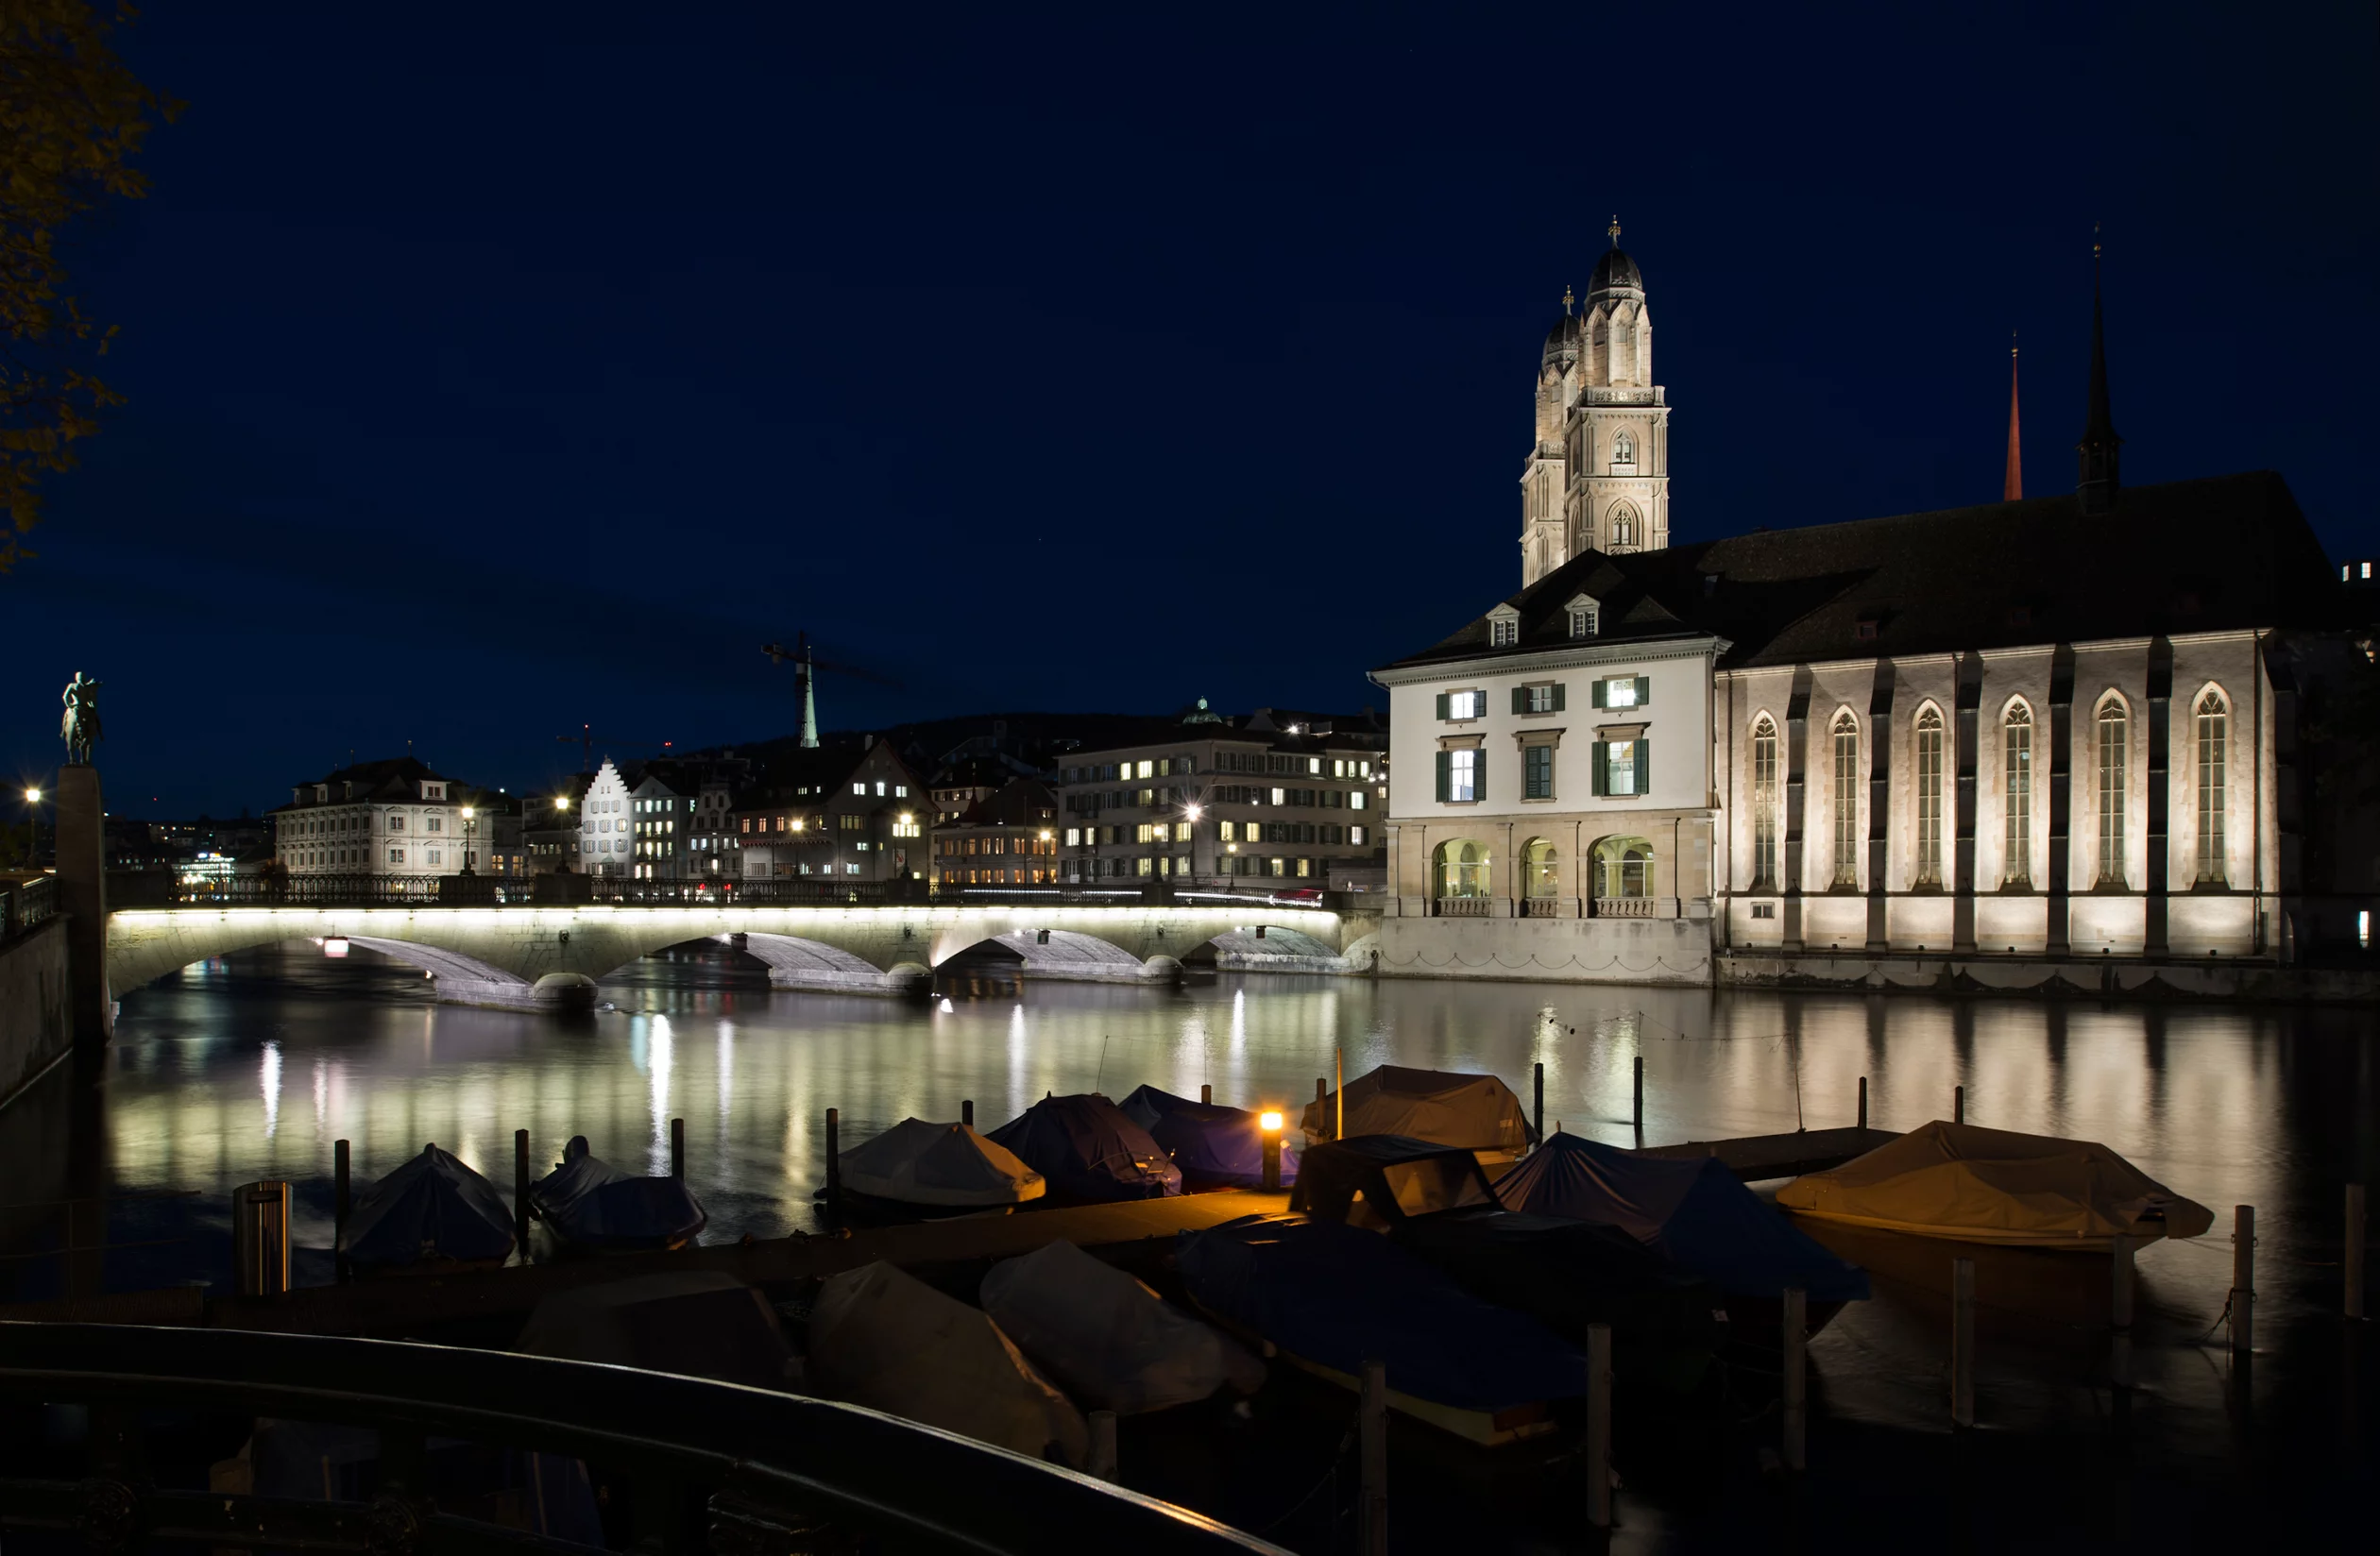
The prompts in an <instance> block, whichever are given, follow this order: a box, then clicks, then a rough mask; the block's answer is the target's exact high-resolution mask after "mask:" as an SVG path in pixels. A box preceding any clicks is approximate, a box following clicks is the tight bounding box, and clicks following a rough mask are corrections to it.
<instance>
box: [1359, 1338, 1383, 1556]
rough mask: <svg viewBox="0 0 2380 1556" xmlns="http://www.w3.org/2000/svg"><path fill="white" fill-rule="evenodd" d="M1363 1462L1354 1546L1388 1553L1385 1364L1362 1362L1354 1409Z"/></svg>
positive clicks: (1366, 1555)
mask: <svg viewBox="0 0 2380 1556" xmlns="http://www.w3.org/2000/svg"><path fill="white" fill-rule="evenodd" d="M1356 1419H1357V1423H1358V1425H1357V1437H1358V1439H1359V1440H1360V1443H1361V1450H1360V1458H1361V1462H1362V1466H1363V1471H1362V1473H1363V1489H1362V1500H1361V1501H1360V1502H1359V1503H1358V1504H1357V1506H1356V1514H1355V1548H1356V1549H1357V1550H1359V1551H1361V1552H1362V1553H1363V1556H1388V1366H1387V1363H1386V1362H1365V1363H1364V1392H1363V1402H1362V1405H1361V1407H1360V1409H1359V1410H1358V1412H1357V1417H1356Z"/></svg>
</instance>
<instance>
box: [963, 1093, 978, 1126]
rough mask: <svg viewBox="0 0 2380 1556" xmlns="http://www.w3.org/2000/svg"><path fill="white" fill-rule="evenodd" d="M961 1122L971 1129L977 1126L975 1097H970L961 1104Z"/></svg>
mask: <svg viewBox="0 0 2380 1556" xmlns="http://www.w3.org/2000/svg"><path fill="white" fill-rule="evenodd" d="M959 1122H960V1123H961V1124H963V1125H966V1126H967V1127H968V1128H970V1129H972V1128H974V1127H975V1099H974V1098H972V1097H970V1098H968V1099H967V1100H966V1101H965V1102H962V1103H961V1104H960V1105H959Z"/></svg>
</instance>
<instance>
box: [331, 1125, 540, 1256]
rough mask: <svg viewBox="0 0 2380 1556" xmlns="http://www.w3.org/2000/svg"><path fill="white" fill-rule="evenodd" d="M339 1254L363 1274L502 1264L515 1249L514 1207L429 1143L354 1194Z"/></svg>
mask: <svg viewBox="0 0 2380 1556" xmlns="http://www.w3.org/2000/svg"><path fill="white" fill-rule="evenodd" d="M341 1251H342V1252H344V1253H345V1254H346V1255H347V1257H348V1262H349V1263H350V1264H353V1265H355V1266H357V1267H358V1268H359V1269H362V1270H364V1271H365V1272H366V1273H372V1272H378V1271H387V1270H395V1269H399V1268H401V1267H403V1266H406V1265H410V1264H435V1265H445V1266H452V1265H456V1264H501V1263H502V1262H503V1261H504V1260H506V1259H508V1258H510V1257H511V1255H512V1251H513V1208H512V1206H511V1204H510V1203H509V1202H508V1201H507V1200H506V1199H505V1198H504V1196H503V1194H502V1193H501V1192H499V1191H498V1190H497V1188H496V1185H494V1184H493V1183H490V1182H488V1181H487V1179H485V1178H484V1177H482V1176H481V1175H479V1174H477V1173H475V1172H473V1171H472V1170H471V1169H470V1168H469V1167H467V1166H466V1165H465V1164H464V1163H463V1162H462V1161H461V1160H460V1159H457V1158H456V1157H455V1156H454V1155H453V1154H452V1153H451V1152H448V1151H441V1150H439V1149H438V1148H437V1147H436V1146H435V1145H425V1146H423V1147H422V1148H421V1155H419V1156H417V1157H416V1158H414V1159H412V1160H411V1161H408V1162H406V1163H405V1164H404V1165H403V1166H402V1167H399V1168H398V1169H397V1170H396V1171H395V1172H393V1173H391V1174H389V1175H387V1176H386V1177H384V1178H382V1179H381V1180H380V1181H379V1182H378V1183H375V1184H373V1185H372V1186H371V1187H370V1188H368V1189H366V1190H365V1191H364V1192H363V1193H362V1194H361V1195H359V1196H358V1197H357V1199H356V1201H355V1204H354V1206H353V1208H352V1209H349V1210H348V1219H347V1230H346V1233H345V1236H344V1240H343V1242H342V1243H341Z"/></svg>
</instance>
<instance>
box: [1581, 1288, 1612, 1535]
mask: <svg viewBox="0 0 2380 1556" xmlns="http://www.w3.org/2000/svg"><path fill="white" fill-rule="evenodd" d="M1587 1521H1588V1522H1589V1523H1590V1524H1591V1525H1593V1526H1594V1527H1595V1528H1597V1529H1609V1528H1610V1527H1611V1326H1610V1325H1608V1324H1590V1325H1588V1326H1587Z"/></svg>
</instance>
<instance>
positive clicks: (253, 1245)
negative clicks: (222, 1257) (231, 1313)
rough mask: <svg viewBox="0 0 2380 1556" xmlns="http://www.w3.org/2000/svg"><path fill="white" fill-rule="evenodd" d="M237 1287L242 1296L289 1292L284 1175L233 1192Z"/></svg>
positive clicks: (232, 1233)
mask: <svg viewBox="0 0 2380 1556" xmlns="http://www.w3.org/2000/svg"><path fill="white" fill-rule="evenodd" d="M231 1255H232V1265H233V1268H232V1278H233V1290H235V1291H237V1292H238V1293H239V1294H240V1295H242V1296H284V1295H287V1294H288V1292H289V1184H288V1183H287V1182H286V1181H285V1180H283V1179H280V1178H268V1179H266V1180H265V1181H263V1182H261V1183H243V1184H241V1185H240V1186H239V1187H238V1188H237V1189H234V1190H233V1191H231Z"/></svg>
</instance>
